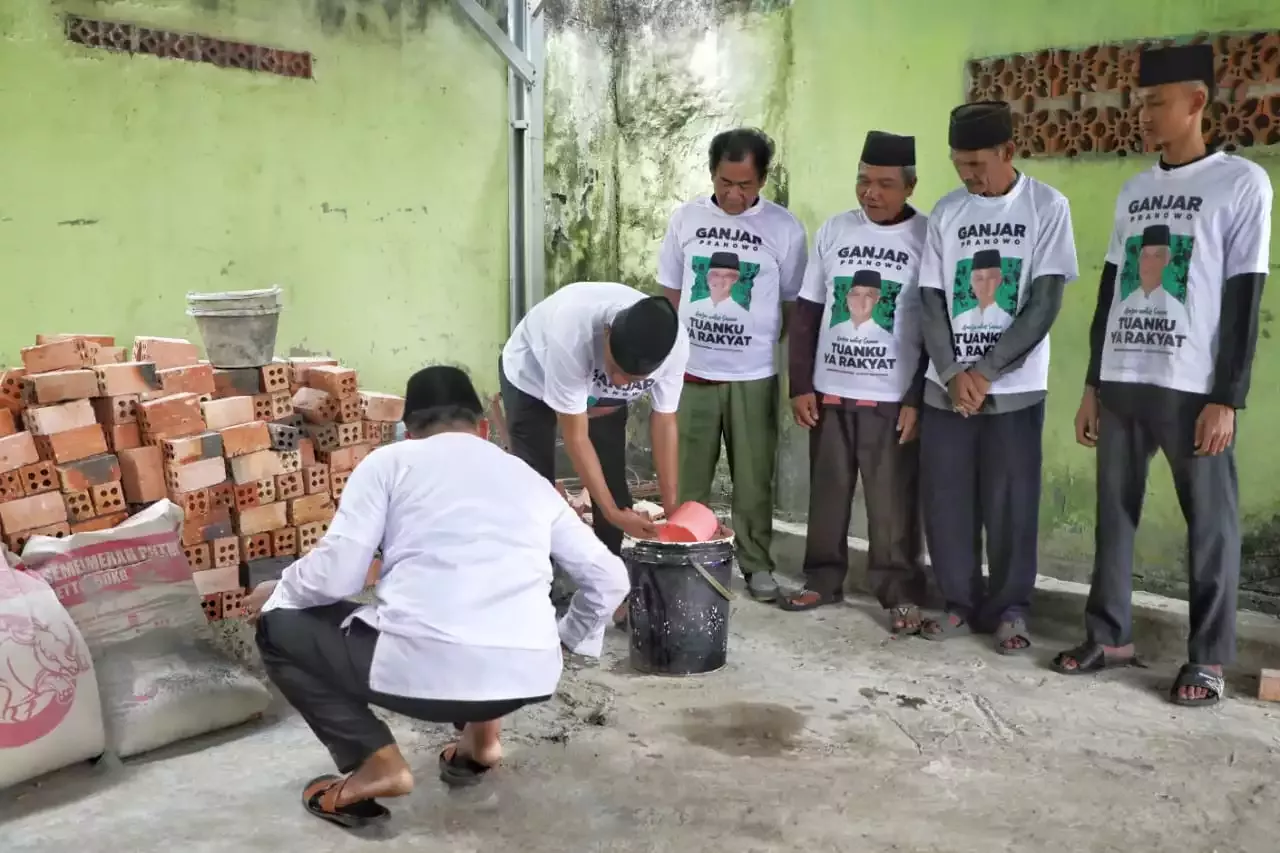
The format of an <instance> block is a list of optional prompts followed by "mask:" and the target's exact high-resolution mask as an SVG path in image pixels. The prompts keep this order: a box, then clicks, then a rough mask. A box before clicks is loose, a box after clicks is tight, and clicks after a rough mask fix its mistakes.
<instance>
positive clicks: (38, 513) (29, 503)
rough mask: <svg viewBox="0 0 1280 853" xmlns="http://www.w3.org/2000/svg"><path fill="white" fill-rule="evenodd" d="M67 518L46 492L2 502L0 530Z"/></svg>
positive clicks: (19, 529) (59, 502)
mask: <svg viewBox="0 0 1280 853" xmlns="http://www.w3.org/2000/svg"><path fill="white" fill-rule="evenodd" d="M281 506H282V507H283V506H284V504H281ZM66 520H67V505H66V504H64V503H63V502H62V495H61V494H59V493H58V492H45V493H44V494H42V495H33V496H31V497H29V498H20V499H18V500H16V501H9V502H7V503H2V504H0V530H3V531H4V532H5V533H10V534H12V533H21V532H23V531H26V530H35V529H36V528H38V527H46V526H48V525H50V524H62V523H63V522H65V521H66ZM280 526H281V527H284V526H285V525H283V524H282V525H280Z"/></svg>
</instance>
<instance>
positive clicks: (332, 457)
mask: <svg viewBox="0 0 1280 853" xmlns="http://www.w3.org/2000/svg"><path fill="white" fill-rule="evenodd" d="M360 446H361V445H358V444H357V445H355V446H354V447H344V448H342V449H341V450H334V451H332V452H326V451H322V450H317V451H316V461H317V462H319V463H320V464H322V465H327V466H329V476H330V477H332V476H333V475H334V474H337V473H341V472H343V471H350V470H352V469H353V468H355V467H356V462H357V461H358V460H357V459H356V448H357V447H360ZM361 458H363V457H361Z"/></svg>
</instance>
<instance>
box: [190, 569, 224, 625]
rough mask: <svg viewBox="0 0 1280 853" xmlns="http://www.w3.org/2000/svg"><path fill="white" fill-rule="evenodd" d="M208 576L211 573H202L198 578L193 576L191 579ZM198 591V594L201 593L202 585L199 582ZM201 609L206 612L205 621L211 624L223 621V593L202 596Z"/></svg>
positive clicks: (197, 584)
mask: <svg viewBox="0 0 1280 853" xmlns="http://www.w3.org/2000/svg"><path fill="white" fill-rule="evenodd" d="M208 574H210V572H201V573H200V575H198V576H197V575H192V576H191V577H193V578H197V577H202V576H204V575H208ZM196 591H197V592H199V591H200V584H199V582H198V581H197V583H196ZM200 607H201V609H203V610H204V618H205V619H208V620H209V621H210V622H217V621H219V620H221V619H222V593H220V592H215V593H211V594H209V595H204V594H201V596H200Z"/></svg>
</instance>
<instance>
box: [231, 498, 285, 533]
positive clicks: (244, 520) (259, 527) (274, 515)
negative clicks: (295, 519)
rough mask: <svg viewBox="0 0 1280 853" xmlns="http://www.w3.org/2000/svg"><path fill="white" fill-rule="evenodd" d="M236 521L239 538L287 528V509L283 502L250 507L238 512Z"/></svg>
mask: <svg viewBox="0 0 1280 853" xmlns="http://www.w3.org/2000/svg"><path fill="white" fill-rule="evenodd" d="M236 521H237V529H238V530H239V531H240V535H241V536H252V535H253V534H254V533H266V532H268V531H271V530H279V529H280V528H281V527H288V526H289V518H288V508H287V506H286V505H285V504H284V503H283V502H278V503H270V504H264V505H263V506H255V507H250V508H249V509H242V510H240V513H239V518H237V519H236Z"/></svg>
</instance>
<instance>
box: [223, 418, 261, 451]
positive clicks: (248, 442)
mask: <svg viewBox="0 0 1280 853" xmlns="http://www.w3.org/2000/svg"><path fill="white" fill-rule="evenodd" d="M221 433H222V455H223V456H226V457H228V458H232V457H236V456H247V455H249V454H250V453H259V452H261V451H263V450H270V449H271V432H270V430H269V429H268V428H267V425H266V424H265V423H263V422H262V421H250V422H249V423H247V424H237V425H236V426H231V427H227V428H225V429H223V430H221Z"/></svg>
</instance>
